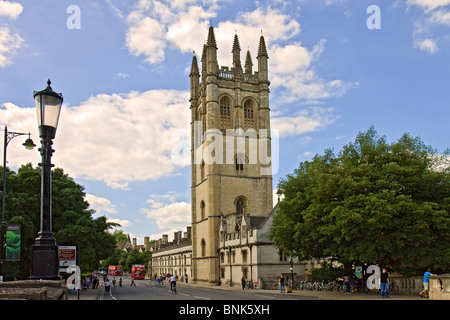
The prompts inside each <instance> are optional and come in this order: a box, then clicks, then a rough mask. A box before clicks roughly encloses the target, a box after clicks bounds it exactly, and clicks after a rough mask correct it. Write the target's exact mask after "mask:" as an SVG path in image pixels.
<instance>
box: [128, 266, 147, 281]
mask: <svg viewBox="0 0 450 320" xmlns="http://www.w3.org/2000/svg"><path fill="white" fill-rule="evenodd" d="M131 278H133V279H135V280H143V279H145V266H144V265H142V264H133V265H132V266H131Z"/></svg>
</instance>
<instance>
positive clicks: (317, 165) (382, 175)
mask: <svg viewBox="0 0 450 320" xmlns="http://www.w3.org/2000/svg"><path fill="white" fill-rule="evenodd" d="M447 159H448V158H447V157H446V156H443V155H439V154H437V152H435V151H434V150H433V149H432V148H431V147H429V146H426V145H425V144H424V143H423V142H422V141H421V139H420V138H419V137H416V138H413V137H411V136H410V135H409V134H404V135H403V136H402V137H401V138H400V139H399V140H398V141H397V142H394V143H390V144H389V143H387V141H386V138H385V137H379V136H378V134H377V132H376V130H375V129H374V128H373V127H371V128H370V129H369V130H368V131H367V132H364V133H359V134H358V135H357V137H356V139H355V142H354V143H350V144H348V145H346V146H344V147H343V150H341V152H340V153H339V154H338V155H335V154H334V153H333V151H332V150H326V151H325V153H324V155H316V156H315V157H314V159H313V160H312V161H306V162H302V163H300V166H299V168H298V169H296V170H295V172H294V173H293V174H289V175H287V176H286V177H285V178H284V179H281V180H280V182H279V186H278V188H279V190H280V191H281V192H282V193H283V194H284V196H285V197H284V199H283V201H281V202H280V204H279V207H278V210H277V213H276V215H275V217H274V224H273V227H272V230H271V238H272V240H273V241H274V242H275V244H276V245H277V246H280V247H282V248H284V249H285V250H286V251H288V252H290V253H292V254H293V255H295V256H298V257H299V258H301V259H310V258H325V257H328V258H332V259H335V260H337V261H339V262H341V263H343V264H351V263H354V262H363V263H371V264H378V265H382V266H384V267H387V268H390V269H393V270H395V271H398V272H403V273H411V272H414V270H415V269H420V270H421V271H423V269H424V268H426V267H431V268H435V269H441V270H449V269H450V217H449V209H450V179H449V178H450V169H449V165H448V161H446V160H447Z"/></svg>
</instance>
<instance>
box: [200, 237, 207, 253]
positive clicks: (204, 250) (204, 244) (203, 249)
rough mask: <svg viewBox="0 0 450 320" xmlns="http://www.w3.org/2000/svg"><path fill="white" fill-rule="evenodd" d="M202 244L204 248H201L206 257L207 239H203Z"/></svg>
mask: <svg viewBox="0 0 450 320" xmlns="http://www.w3.org/2000/svg"><path fill="white" fill-rule="evenodd" d="M201 246H202V248H201V251H202V257H204V256H205V255H206V241H205V239H202V242H201Z"/></svg>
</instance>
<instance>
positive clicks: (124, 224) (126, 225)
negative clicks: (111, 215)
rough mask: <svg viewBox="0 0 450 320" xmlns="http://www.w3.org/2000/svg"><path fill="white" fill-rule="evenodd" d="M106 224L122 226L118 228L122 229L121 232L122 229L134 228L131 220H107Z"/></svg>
mask: <svg viewBox="0 0 450 320" xmlns="http://www.w3.org/2000/svg"><path fill="white" fill-rule="evenodd" d="M106 222H112V223H118V224H120V227H117V229H120V230H122V228H131V227H132V226H133V223H131V222H130V221H129V220H123V219H107V220H106Z"/></svg>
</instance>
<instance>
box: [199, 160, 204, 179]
mask: <svg viewBox="0 0 450 320" xmlns="http://www.w3.org/2000/svg"><path fill="white" fill-rule="evenodd" d="M200 179H201V181H203V180H205V161H202V163H201V164H200Z"/></svg>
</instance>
